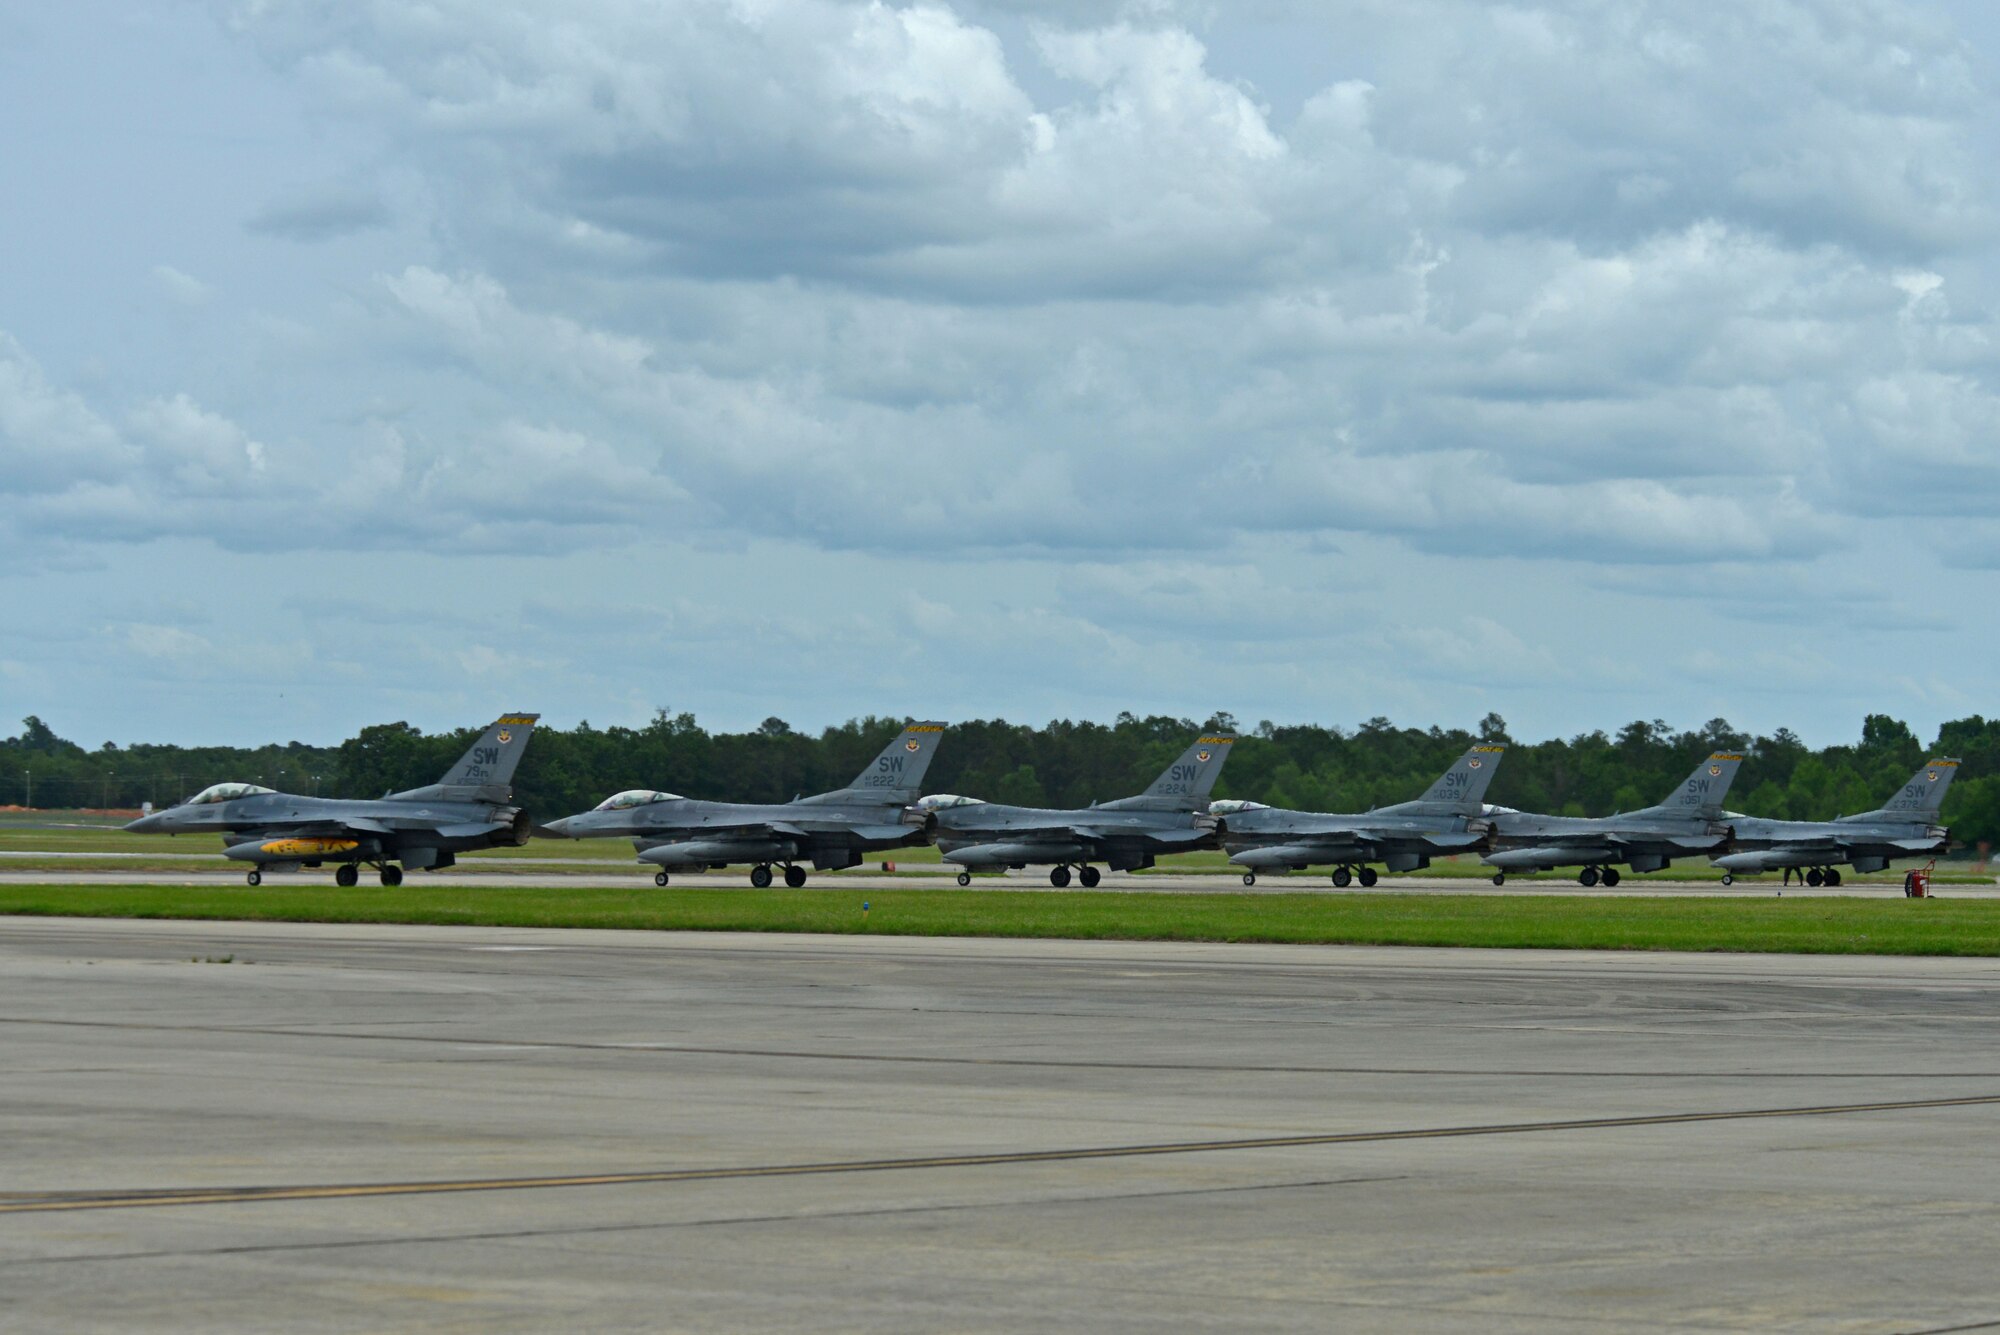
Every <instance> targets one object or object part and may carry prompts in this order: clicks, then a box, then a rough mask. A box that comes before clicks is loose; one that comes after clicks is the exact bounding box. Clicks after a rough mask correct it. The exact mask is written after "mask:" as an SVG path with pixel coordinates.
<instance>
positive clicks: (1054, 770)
mask: <svg viewBox="0 0 2000 1335" xmlns="http://www.w3.org/2000/svg"><path fill="white" fill-rule="evenodd" d="M903 723H904V720H902V719H892V718H877V717H873V716H870V717H867V718H859V719H851V720H849V721H848V722H846V723H843V724H840V725H839V726H837V727H830V728H826V729H823V730H822V731H820V732H819V733H818V734H817V735H814V734H808V733H802V732H798V731H795V730H794V729H793V728H792V727H791V726H790V725H789V724H787V723H786V722H785V721H784V720H782V719H778V718H770V719H766V720H765V721H764V722H763V723H762V724H760V725H759V726H758V727H756V728H754V729H752V730H750V731H748V732H737V733H711V732H709V731H707V730H706V729H704V728H702V727H701V726H700V724H698V723H697V722H696V721H695V717H694V716H693V715H692V714H686V713H678V714H677V713H670V712H668V711H667V710H664V709H663V710H660V711H659V712H658V713H657V714H655V715H654V717H653V719H652V721H651V722H649V723H647V724H646V725H645V726H643V727H637V728H628V727H612V728H594V727H592V726H591V725H590V724H589V723H588V722H584V723H579V724H578V725H577V726H576V727H574V728H570V729H560V728H541V729H538V730H537V731H536V733H535V737H534V741H533V742H532V744H531V746H530V748H529V751H528V753H527V756H526V757H525V758H524V759H523V761H522V764H521V769H520V772H519V773H518V774H517V775H516V776H515V792H516V796H517V797H518V798H519V800H520V801H521V802H522V804H523V805H524V806H526V807H527V808H528V810H529V811H530V812H532V813H534V814H535V815H536V816H538V817H541V818H545V819H552V818H554V817H556V816H562V815H568V814H570V813H571V812H575V811H581V810H584V809H586V808H588V807H591V806H594V805H596V804H597V803H598V802H599V801H600V800H602V799H603V798H604V797H606V796H608V795H609V794H611V793H613V792H617V791H619V790H621V789H625V788H659V789H666V790H668V791H672V792H677V793H680V794H683V795H684V796H688V797H704V798H717V799H723V800H729V801H744V802H782V801H785V800H788V799H790V798H792V797H795V796H798V795H800V794H805V793H816V792H823V791H826V790H827V789H831V788H838V787H841V786H842V785H844V784H846V783H847V782H848V781H849V780H851V779H852V778H853V777H854V776H855V775H856V774H858V773H859V772H860V771H861V769H862V768H863V767H864V766H865V765H866V764H867V763H868V762H869V761H870V760H871V759H872V758H873V757H874V756H875V754H876V753H877V752H878V751H879V750H880V749H881V748H882V747H883V746H884V745H886V744H887V743H888V741H889V740H890V739H891V738H892V737H894V736H895V734H896V732H897V731H898V730H899V729H900V728H901V727H902V726H903ZM1218 730H1221V731H1241V732H1242V733H1243V736H1242V740H1241V741H1240V742H1238V743H1237V746H1236V749H1235V752H1234V754H1233V755H1231V757H1230V760H1229V764H1228V766H1227V767H1226V768H1225V769H1224V770H1223V773H1222V778H1221V780H1220V782H1219V783H1218V784H1217V786H1216V796H1217V797H1239V798H1250V799H1252V800H1254V801H1259V802H1268V803H1271V804H1272V805H1275V806H1286V807H1295V808H1299V809H1303V810H1312V811H1365V810H1367V809H1369V808H1370V807H1375V806H1382V805H1386V804H1388V803H1391V802H1401V801H1405V800H1407V799H1409V798H1412V797H1416V796H1419V795H1421V794H1422V792H1423V790H1424V789H1425V788H1426V787H1428V786H1429V784H1430V782H1431V781H1432V780H1433V779H1435V778H1436V777H1437V776H1438V774H1440V773H1442V772H1443V770H1444V769H1445V767H1446V766H1447V765H1449V764H1450V763H1451V762H1452V760H1453V759H1454V758H1456V757H1457V756H1458V754H1459V753H1460V752H1462V751H1463V750H1464V749H1465V748H1466V747H1467V746H1470V745H1472V744H1473V743H1474V742H1475V741H1481V740H1484V741H1494V742H1504V743H1507V744H1508V746H1509V748H1510V749H1509V751H1508V754H1507V757H1506V759H1505V761H1504V762H1503V763H1502V765H1501V767H1500V771H1499V773H1498V775H1497V776H1496V777H1495V779H1494V782H1493V787H1492V788H1491V790H1490V791H1489V792H1488V793H1487V800H1488V801H1489V802H1495V803H1499V804H1501V805H1505V806H1510V807H1516V808H1519V809H1521V810H1526V811H1541V812H1551V813H1556V814H1564V815H1604V814H1608V813H1610V812H1613V811H1629V810H1632V809H1634V808H1636V807H1643V806H1648V805H1650V804H1652V803H1654V802H1658V801H1661V800H1662V799H1664V798H1665V797H1666V796H1667V795H1668V793H1669V792H1670V791H1672V789H1673V788H1674V787H1675V785H1677V784H1678V783H1679V782H1680V780H1682V779H1683V778H1685V777H1686V776H1687V773H1688V771H1689V770H1690V769H1692V768H1693V767H1694V765H1695V763H1696V762H1697V761H1699V760H1701V759H1702V758H1704V757H1705V756H1707V755H1709V754H1710V753H1711V752H1713V751H1718V750H1729V751H1740V752H1742V753H1743V754H1744V755H1745V757H1746V761H1745V764H1744V767H1743V770H1742V772H1741V773H1740V774H1739V775H1738V777H1737V780H1736V786H1735V788H1734V789H1733V790H1732V791H1731V793H1730V799H1729V806H1730V808H1731V809H1732V810H1737V811H1743V812H1747V813H1749V814H1751V815H1755V816H1771V817H1778V818H1789V819H1795V820H1825V819H1829V818H1831V817H1833V816H1838V815H1844V814H1847V813H1850V812H1856V811H1866V810H1869V809H1870V808H1873V807H1877V806H1880V805H1881V804H1882V803H1883V802H1884V801H1886V800H1887V799H1888V798H1889V796H1890V795H1891V794H1892V793H1893V792H1894V791H1895V790H1896V788H1897V786H1898V785H1899V784H1900V783H1901V782H1902V781H1903V780H1904V779H1907V778H1908V777H1909V775H1910V773H1911V771H1913V770H1914V769H1915V768H1916V767H1917V766H1918V765H1919V764H1921V763H1922V762H1923V761H1924V760H1925V759H1926V758H1927V757H1928V756H1931V755H1955V756H1958V757H1960V758H1961V759H1962V760H1963V761H1964V762H1965V764H1964V767H1963V768H1962V770H1961V771H1960V777H1959V779H1958V780H1957V782H1956V783H1955V784H1954V786H1953V787H1952V789H1951V792H1950V794H1949V796H1948V797H1947V800H1946V802H1945V808H1944V814H1945V818H1946V820H1947V821H1948V822H1949V823H1950V824H1951V826H1952V834H1953V837H1954V838H1955V839H1957V840H1958V841H1960V842H1961V843H1963V844H1965V845H1966V846H1968V847H1971V846H1973V845H1975V844H1977V843H1979V842H1982V841H1984V842H1987V843H2000V718H1996V719H1993V720H1988V719H1985V718H1982V717H1980V716H1978V715H1973V716H1972V717H1970V718H1963V719H1958V720H1955V721H1953V722H1950V723H1947V724H1945V725H1944V726H1943V727H1942V728H1941V729H1940V730H1939V733H1938V736H1937V739H1936V740H1935V741H1934V742H1933V743H1932V745H1931V746H1929V747H1925V746H1924V745H1922V743H1920V742H1919V740H1918V739H1917V736H1916V734H1915V733H1913V732H1912V731H1911V730H1910V728H1909V726H1908V725H1907V724H1904V723H1902V722H1901V721H1899V720H1897V719H1894V718H1891V717H1889V716H1888V715H1886V714H1870V715H1868V716H1867V717H1866V718H1865V719H1863V720H1862V724H1861V736H1860V738H1859V740H1858V741H1856V742H1854V743H1852V744H1847V745H1837V746H1827V747H1822V748H1819V749H1817V750H1815V749H1813V748H1811V747H1808V746H1807V745H1805V743H1803V742H1802V741H1800V740H1799V738H1798V737H1797V736H1796V735H1794V734H1793V733H1792V732H1791V731H1790V730H1789V729H1784V728H1780V729H1778V730H1777V731H1776V732H1774V733H1772V734H1771V735H1770V736H1753V735H1751V734H1749V733H1745V732H1741V731H1738V730H1737V729H1735V728H1732V727H1731V726H1730V725H1729V723H1728V722H1727V721H1726V720H1724V719H1711V720H1710V721H1709V722H1707V723H1705V724H1703V725H1702V726H1701V727H1698V728H1693V729H1689V730H1686V731H1676V730H1675V729H1673V728H1672V727H1670V726H1669V725H1668V724H1666V723H1665V722H1663V721H1661V720H1659V719H1654V720H1650V721H1644V720H1642V721H1636V722H1633V723H1628V724H1627V725H1625V726H1624V727H1623V728H1620V729H1619V730H1618V731H1617V732H1616V733H1605V732H1602V731H1598V732H1586V733H1580V734H1578V735H1577V736H1574V737H1569V738H1550V739H1548V740H1546V741H1538V742H1518V741H1515V740H1514V739H1513V738H1512V737H1510V736H1509V735H1508V732H1507V725H1506V721H1505V720H1504V719H1502V718H1500V717H1499V716H1498V715H1494V714H1489V715H1487V716H1486V717H1485V718H1484V719H1482V720H1481V721H1480V723H1479V726H1478V728H1477V729H1475V730H1472V731H1466V730H1463V729H1457V728H1439V727H1431V728H1399V727H1397V726H1395V725H1394V724H1393V723H1391V722H1390V721H1389V720H1388V719H1385V718H1373V719H1369V720H1368V721H1367V722H1365V723H1362V724H1360V725H1358V726H1355V727H1338V726H1322V725H1318V724H1298V725H1291V724H1273V723H1270V722H1263V723H1259V724H1257V725H1256V727H1254V728H1251V729H1248V730H1242V729H1239V728H1238V726H1237V722H1236V720H1235V719H1234V718H1232V717H1230V716H1229V715H1227V714H1218V715H1214V716H1212V717H1210V718H1208V719H1205V720H1195V719H1189V718H1175V717H1170V716H1167V715H1157V714H1156V715H1151V716H1148V717H1144V718H1141V717H1138V716H1135V715H1133V714H1120V715H1119V716H1118V717H1117V719H1116V720H1114V721H1113V722H1111V723H1108V724H1105V723H1089V722H1073V721H1071V720H1068V719H1059V720H1056V721H1053V722H1050V723H1047V724H1044V725H1042V726H1040V727H1036V726H1034V725H1030V724H1024V723H1009V722H1007V721H1006V720H1004V719H978V720H973V721H971V722H967V723H955V724H953V725H951V727H950V729H949V731H948V732H947V733H946V734H945V739H944V743H943V745H942V746H941V747H940V748H939V750H938V754H937V759H936V760H935V761H934V762H933V764H932V766H931V771H930V776H929V779H928V781H927V783H926V784H925V790H926V791H927V792H954V793H966V794H970V795H972V796H976V797H984V798H988V799H990V800H993V801H998V802H1010V803H1016V804H1020V805H1028V806H1034V805H1042V804H1049V805H1057V806H1084V805H1088V804H1089V803H1090V802H1092V801H1094V800H1101V799H1106V798H1112V797H1123V796H1125V795H1127V794H1130V793H1135V792H1138V791H1140V789H1142V788H1143V787H1144V786H1145V785H1146V784H1148V783H1150V782H1151V781H1152V780H1153V778H1154V777H1155V776H1156V775H1157V774H1158V773H1159V772H1160V771H1161V770H1162V769H1164V768H1165V767H1166V765H1167V764H1168V763H1169V762H1170V761H1172V760H1173V759H1174V758H1175V757H1176V756H1178V755H1179V754H1180V752H1181V750H1182V749H1183V748H1184V747H1186V746H1187V744H1188V742H1189V740H1190V739H1191V738H1192V737H1193V736H1194V735H1195V733H1196V732H1197V731H1218ZM479 732H480V729H479V728H464V729H460V730H457V731H453V732H443V733H425V732H421V731H419V730H418V729H416V728H413V727H411V726H410V725H409V724H407V723H380V724H374V725H371V726H369V727H365V728H363V729H362V730H361V731H360V732H359V734H357V735H356V736H354V737H351V738H349V739H347V740H346V741H344V742H342V743H340V744H339V745H338V746H331V747H324V746H308V745H306V744H305V743H303V742H287V743H283V744H277V743H273V744H270V745H266V746H260V747H250V748H239V747H212V746H211V747H183V746H165V745H154V744H145V745H130V746H124V747H121V746H118V745H117V744H116V743H113V742H106V743H104V744H103V745H102V746H100V747H98V748H97V749H95V750H86V749H85V748H84V747H82V746H80V745H78V744H76V743H74V742H71V741H68V740H66V739H64V738H62V737H59V736H57V735H56V734H55V733H54V732H53V731H52V730H51V729H50V728H49V727H48V726H47V725H46V724H44V723H43V722H42V721H41V720H40V719H39V718H35V717H33V716H30V717H29V718H27V719H25V720H23V726H22V731H21V733H20V735H19V736H16V737H11V738H8V739H6V740H4V741H0V805H23V806H27V805H32V806H35V807H105V808H118V809H126V808H132V807H136V806H138V805H139V804H140V803H141V802H148V801H150V802H152V803H153V804H154V805H156V806H159V805H165V804H168V803H171V802H175V801H178V800H180V799H181V798H183V797H186V796H188V795H190V794H192V793H195V792H197V791H199V790H200V789H202V788H204V787H206V786H207V785H209V784H211V783H217V782H223V781H228V780H235V781H242V782H248V783H261V784H264V785H265V786H267V787H271V788H276V789H279V790H281V791H284V792H302V793H318V794H321V795H324V796H329V797H334V796H340V797H379V796H380V795H382V794H383V793H386V792H392V791H395V790H397V789H402V788H413V787H416V786H418V785H421V784H426V783H433V782H435V781H436V780H437V778H438V776H439V775H441V774H442V773H443V772H444V771H445V769H446V767H447V766H449V765H450V764H451V763H452V762H453V761H454V760H456V759H457V758H458V757H459V755H460V754H462V753H463V751H464V750H465V748H466V747H468V746H470V745H471V744H472V741H473V739H474V738H476V737H477V736H478V735H479Z"/></svg>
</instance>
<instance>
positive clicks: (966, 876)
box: [958, 871, 972, 885]
mask: <svg viewBox="0 0 2000 1335" xmlns="http://www.w3.org/2000/svg"><path fill="white" fill-rule="evenodd" d="M958 883H959V884H960V885H971V884H972V873H971V872H969V871H962V872H960V873H959V874H958Z"/></svg>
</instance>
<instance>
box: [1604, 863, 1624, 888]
mask: <svg viewBox="0 0 2000 1335" xmlns="http://www.w3.org/2000/svg"><path fill="white" fill-rule="evenodd" d="M1623 879H1624V878H1623V877H1622V876H1621V875H1620V874H1619V871H1618V869H1617V868H1616V867H1606V868H1605V869H1604V883H1605V884H1606V885H1616V884H1618V882H1619V881H1621V880H1623Z"/></svg>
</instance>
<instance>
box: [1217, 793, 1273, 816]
mask: <svg viewBox="0 0 2000 1335" xmlns="http://www.w3.org/2000/svg"><path fill="white" fill-rule="evenodd" d="M1268 809H1269V808H1268V807H1267V806H1266V804H1264V803H1262V802H1252V801H1249V800H1247V799H1245V798H1241V797H1225V798H1223V799H1222V800H1221V801H1220V802H1210V803H1209V804H1208V814H1209V815H1211V816H1234V815H1235V814H1236V813H1237V812H1239V811H1266V810H1268Z"/></svg>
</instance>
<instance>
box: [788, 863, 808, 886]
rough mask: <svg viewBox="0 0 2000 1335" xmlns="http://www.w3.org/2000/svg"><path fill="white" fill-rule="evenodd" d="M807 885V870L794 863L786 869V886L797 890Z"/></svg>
mask: <svg viewBox="0 0 2000 1335" xmlns="http://www.w3.org/2000/svg"><path fill="white" fill-rule="evenodd" d="M805 883H806V869H805V868H804V867H801V866H799V865H798V864H796V863H794V864H793V865H791V866H789V867H787V868H785V884H786V885H789V886H790V887H792V889H794V890H796V889H798V888H799V887H800V886H802V885H804V884H805Z"/></svg>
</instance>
